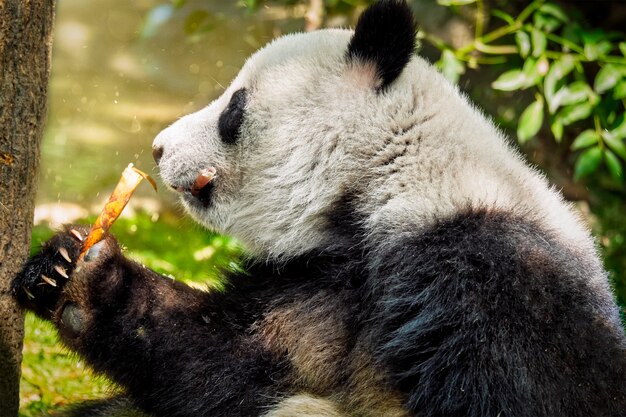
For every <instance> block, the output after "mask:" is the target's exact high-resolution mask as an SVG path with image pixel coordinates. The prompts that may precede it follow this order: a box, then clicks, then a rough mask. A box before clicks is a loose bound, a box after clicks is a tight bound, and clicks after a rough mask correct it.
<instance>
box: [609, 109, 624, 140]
mask: <svg viewBox="0 0 626 417" xmlns="http://www.w3.org/2000/svg"><path fill="white" fill-rule="evenodd" d="M606 134H607V135H610V136H612V137H614V138H617V139H624V138H626V116H625V115H624V113H622V114H621V115H620V116H619V118H618V119H617V123H616V126H615V127H614V128H613V129H611V131H610V132H608V133H606Z"/></svg>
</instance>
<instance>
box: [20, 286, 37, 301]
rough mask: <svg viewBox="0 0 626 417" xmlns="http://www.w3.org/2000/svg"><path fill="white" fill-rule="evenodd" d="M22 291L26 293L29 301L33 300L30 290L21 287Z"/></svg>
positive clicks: (33, 296)
mask: <svg viewBox="0 0 626 417" xmlns="http://www.w3.org/2000/svg"><path fill="white" fill-rule="evenodd" d="M22 289H23V290H24V292H25V293H26V295H27V296H28V298H30V299H31V300H34V299H35V295H34V294H33V293H32V292H30V290H29V289H28V288H26V287H22Z"/></svg>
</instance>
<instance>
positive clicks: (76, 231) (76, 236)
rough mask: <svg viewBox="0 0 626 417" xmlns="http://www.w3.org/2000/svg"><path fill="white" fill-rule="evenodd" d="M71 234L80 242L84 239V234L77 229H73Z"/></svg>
mask: <svg viewBox="0 0 626 417" xmlns="http://www.w3.org/2000/svg"><path fill="white" fill-rule="evenodd" d="M70 234H71V235H72V236H73V237H74V238H75V239H76V240H78V241H79V242H82V241H83V235H82V234H81V233H80V232H79V231H78V230H76V229H71V230H70Z"/></svg>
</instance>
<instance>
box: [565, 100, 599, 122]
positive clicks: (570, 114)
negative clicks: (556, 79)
mask: <svg viewBox="0 0 626 417" xmlns="http://www.w3.org/2000/svg"><path fill="white" fill-rule="evenodd" d="M592 111H593V105H592V104H591V103H589V102H586V103H579V104H574V105H571V106H567V107H564V108H563V110H561V112H560V113H559V114H560V116H561V120H562V121H563V126H569V125H571V124H572V123H574V122H576V121H578V120H583V119H586V118H587V117H589V116H590V115H591V112H592Z"/></svg>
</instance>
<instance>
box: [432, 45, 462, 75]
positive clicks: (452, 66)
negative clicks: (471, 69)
mask: <svg viewBox="0 0 626 417" xmlns="http://www.w3.org/2000/svg"><path fill="white" fill-rule="evenodd" d="M437 66H438V67H439V68H441V73H442V74H443V75H444V77H446V78H447V79H448V80H450V81H451V82H453V83H455V84H456V83H458V82H459V78H460V77H461V74H463V73H464V72H465V65H463V63H462V62H461V61H459V60H458V59H457V57H456V56H455V55H454V52H452V51H451V50H449V49H446V50H444V51H443V53H442V54H441V60H440V61H439V62H438V63H437Z"/></svg>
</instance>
